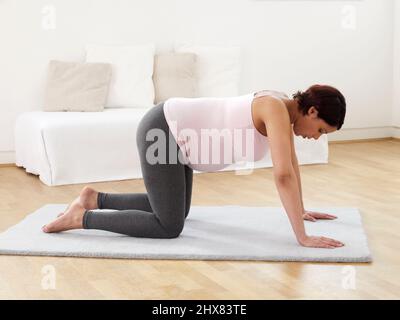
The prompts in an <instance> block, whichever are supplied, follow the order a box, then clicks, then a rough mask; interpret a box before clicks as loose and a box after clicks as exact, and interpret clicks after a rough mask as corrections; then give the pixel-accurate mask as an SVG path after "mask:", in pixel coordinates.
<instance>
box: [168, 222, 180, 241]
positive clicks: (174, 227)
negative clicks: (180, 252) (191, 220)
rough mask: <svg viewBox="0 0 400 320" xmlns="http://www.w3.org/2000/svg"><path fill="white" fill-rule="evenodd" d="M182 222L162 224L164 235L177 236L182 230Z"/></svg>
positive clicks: (170, 237)
mask: <svg viewBox="0 0 400 320" xmlns="http://www.w3.org/2000/svg"><path fill="white" fill-rule="evenodd" d="M183 226H184V222H179V223H177V224H170V225H168V226H164V230H165V233H166V237H167V238H169V239H172V238H178V237H179V235H180V234H181V233H182V231H183Z"/></svg>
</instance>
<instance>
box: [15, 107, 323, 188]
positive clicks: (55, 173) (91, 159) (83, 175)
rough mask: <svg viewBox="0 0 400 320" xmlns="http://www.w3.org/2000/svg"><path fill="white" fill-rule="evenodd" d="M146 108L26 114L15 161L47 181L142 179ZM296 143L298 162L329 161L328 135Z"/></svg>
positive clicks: (267, 161) (263, 163) (19, 124)
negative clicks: (139, 135) (139, 140)
mask: <svg viewBox="0 0 400 320" xmlns="http://www.w3.org/2000/svg"><path fill="white" fill-rule="evenodd" d="M148 109H149V108H107V109H105V110H104V111H103V112H43V111H33V112H25V113H22V114H21V115H19V117H18V118H17V121H16V125H15V150H16V165H17V166H19V167H24V168H25V169H26V171H27V172H29V173H32V174H35V175H39V178H40V180H41V181H42V182H43V183H44V184H46V185H48V186H57V185H66V184H76V183H90V182H100V181H115V180H126V179H136V178H142V172H141V168H140V162H139V155H138V152H137V148H136V129H137V126H138V124H139V122H140V120H141V118H142V117H143V116H144V114H145V113H146V112H147V111H148ZM295 147H296V153H297V157H298V159H299V163H300V164H315V163H327V162H328V143H327V137H326V135H323V136H321V138H320V139H319V140H317V141H315V140H305V139H302V138H299V137H296V139H295ZM271 166H272V161H271V157H270V154H269V153H268V154H267V155H266V156H265V157H264V159H262V160H260V161H258V162H255V163H247V164H235V165H231V166H229V167H227V168H225V169H223V171H228V170H235V171H237V173H238V174H247V173H250V172H251V171H249V169H253V168H264V167H271ZM243 170H245V171H243ZM195 173H198V172H197V171H195Z"/></svg>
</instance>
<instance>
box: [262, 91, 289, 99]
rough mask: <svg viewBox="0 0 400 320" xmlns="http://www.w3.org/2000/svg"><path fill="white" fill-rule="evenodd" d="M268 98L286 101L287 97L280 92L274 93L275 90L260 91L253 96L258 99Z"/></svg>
mask: <svg viewBox="0 0 400 320" xmlns="http://www.w3.org/2000/svg"><path fill="white" fill-rule="evenodd" d="M268 96H272V97H277V98H280V99H282V98H285V99H288V98H289V96H288V95H287V94H286V93H284V92H281V91H276V90H261V91H257V92H256V93H255V94H254V98H260V97H268Z"/></svg>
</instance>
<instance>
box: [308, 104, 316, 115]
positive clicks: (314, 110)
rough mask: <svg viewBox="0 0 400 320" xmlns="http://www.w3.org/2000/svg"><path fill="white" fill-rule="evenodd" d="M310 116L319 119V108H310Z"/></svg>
mask: <svg viewBox="0 0 400 320" xmlns="http://www.w3.org/2000/svg"><path fill="white" fill-rule="evenodd" d="M308 115H309V116H311V117H313V118H318V110H317V108H315V107H314V106H312V107H310V109H308Z"/></svg>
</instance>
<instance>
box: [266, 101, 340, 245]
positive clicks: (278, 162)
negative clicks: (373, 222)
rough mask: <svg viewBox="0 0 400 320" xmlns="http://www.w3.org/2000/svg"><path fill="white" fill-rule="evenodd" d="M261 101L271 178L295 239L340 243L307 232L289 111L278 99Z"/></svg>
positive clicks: (301, 242) (316, 243)
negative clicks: (295, 163)
mask: <svg viewBox="0 0 400 320" xmlns="http://www.w3.org/2000/svg"><path fill="white" fill-rule="evenodd" d="M264 101H265V105H264V106H263V108H262V110H263V114H262V117H263V120H264V123H265V127H266V131H267V132H268V140H269V144H270V149H271V157H272V162H273V173H274V180H275V184H276V186H277V189H278V192H279V196H280V199H281V201H282V203H283V206H284V208H285V210H286V213H287V215H288V217H289V220H290V223H291V225H292V228H293V231H294V233H295V236H296V239H297V241H298V242H299V243H300V244H301V245H303V246H307V247H319V248H335V247H339V246H342V243H340V242H339V241H336V240H333V239H329V238H325V237H310V236H307V234H306V231H305V227H304V221H303V210H304V209H303V205H302V200H301V196H300V190H299V183H298V181H297V177H296V172H295V169H294V167H293V163H292V154H291V153H292V151H291V134H292V128H291V124H290V119H289V114H288V113H287V111H286V110H285V105H284V104H283V102H282V101H281V100H279V99H277V98H273V97H268V98H267V99H265V100H264Z"/></svg>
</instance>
